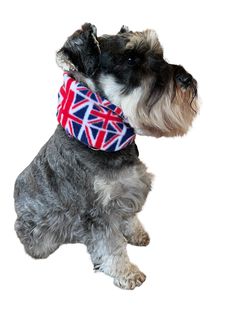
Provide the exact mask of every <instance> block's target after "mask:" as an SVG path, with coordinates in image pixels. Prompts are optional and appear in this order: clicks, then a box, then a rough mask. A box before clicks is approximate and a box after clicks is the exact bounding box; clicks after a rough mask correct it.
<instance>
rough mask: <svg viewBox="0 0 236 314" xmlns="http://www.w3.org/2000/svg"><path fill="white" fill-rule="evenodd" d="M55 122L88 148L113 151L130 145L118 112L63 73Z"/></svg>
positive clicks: (126, 126) (130, 135)
mask: <svg viewBox="0 0 236 314" xmlns="http://www.w3.org/2000/svg"><path fill="white" fill-rule="evenodd" d="M58 97H59V99H58V107H57V120H58V122H59V123H60V124H61V126H62V127H63V128H64V129H65V130H66V133H67V134H68V136H71V137H74V138H76V139H77V140H79V141H80V142H82V143H83V144H85V145H87V146H88V147H90V148H92V149H97V150H102V151H107V152H115V151H119V150H121V149H123V148H125V147H126V146H127V145H129V144H131V143H132V142H134V139H135V133H134V129H133V128H132V127H131V126H130V125H129V124H128V123H127V122H126V121H125V117H124V114H123V112H122V109H121V108H120V107H118V106H116V105H114V104H112V103H111V102H110V101H109V100H107V99H105V98H104V97H102V96H100V95H99V94H98V93H94V92H92V91H91V90H90V89H89V88H88V87H86V86H85V85H84V84H82V83H81V82H78V81H76V80H75V79H74V78H72V77H70V76H69V75H68V74H67V73H64V83H63V85H62V87H61V88H60V91H59V95H58Z"/></svg>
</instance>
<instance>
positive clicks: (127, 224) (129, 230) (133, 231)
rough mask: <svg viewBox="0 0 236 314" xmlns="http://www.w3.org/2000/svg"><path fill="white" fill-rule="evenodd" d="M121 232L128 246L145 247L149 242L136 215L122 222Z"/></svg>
mask: <svg viewBox="0 0 236 314" xmlns="http://www.w3.org/2000/svg"><path fill="white" fill-rule="evenodd" d="M121 230H122V233H123V235H124V237H125V238H126V239H127V241H128V243H129V244H133V245H138V246H146V245H148V244H149V242H150V238H149V235H148V233H147V232H146V231H145V230H144V228H143V226H142V224H141V222H140V220H139V219H138V217H137V216H136V215H135V216H132V217H130V218H127V219H126V220H124V221H123V224H122V225H121Z"/></svg>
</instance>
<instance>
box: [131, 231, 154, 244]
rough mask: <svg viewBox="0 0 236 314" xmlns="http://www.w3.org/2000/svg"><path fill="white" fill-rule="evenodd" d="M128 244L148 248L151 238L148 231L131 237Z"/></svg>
mask: <svg viewBox="0 0 236 314" xmlns="http://www.w3.org/2000/svg"><path fill="white" fill-rule="evenodd" d="M128 243H129V244H132V245H137V246H147V245H148V244H149V243H150V237H149V235H148V233H147V232H146V231H142V232H139V233H135V234H134V235H133V236H132V237H130V238H129V239H128Z"/></svg>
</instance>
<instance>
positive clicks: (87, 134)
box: [85, 125, 92, 146]
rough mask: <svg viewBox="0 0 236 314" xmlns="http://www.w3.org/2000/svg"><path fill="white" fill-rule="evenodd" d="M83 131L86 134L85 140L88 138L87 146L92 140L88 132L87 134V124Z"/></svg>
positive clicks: (90, 144)
mask: <svg viewBox="0 0 236 314" xmlns="http://www.w3.org/2000/svg"><path fill="white" fill-rule="evenodd" d="M85 133H86V136H87V140H88V143H89V146H92V140H91V137H90V134H89V129H88V127H87V125H86V126H85Z"/></svg>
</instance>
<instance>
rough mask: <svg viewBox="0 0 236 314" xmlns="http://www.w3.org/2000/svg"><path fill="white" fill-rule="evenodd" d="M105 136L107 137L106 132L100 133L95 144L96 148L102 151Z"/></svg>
mask: <svg viewBox="0 0 236 314" xmlns="http://www.w3.org/2000/svg"><path fill="white" fill-rule="evenodd" d="M105 135H106V132H105V131H103V130H101V131H99V133H98V137H97V140H96V142H95V148H99V149H100V148H101V147H102V144H103V141H104V137H105Z"/></svg>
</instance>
